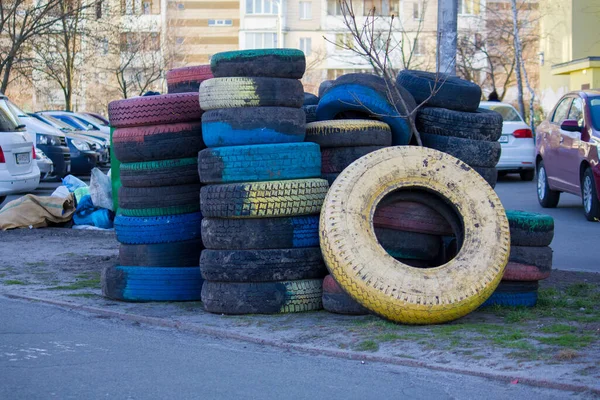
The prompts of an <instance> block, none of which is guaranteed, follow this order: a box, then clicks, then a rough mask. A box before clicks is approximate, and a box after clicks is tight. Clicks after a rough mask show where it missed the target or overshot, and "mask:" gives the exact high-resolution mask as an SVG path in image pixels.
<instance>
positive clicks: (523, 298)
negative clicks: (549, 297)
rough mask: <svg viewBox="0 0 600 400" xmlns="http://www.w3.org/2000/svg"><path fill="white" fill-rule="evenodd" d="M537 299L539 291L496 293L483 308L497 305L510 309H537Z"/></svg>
mask: <svg viewBox="0 0 600 400" xmlns="http://www.w3.org/2000/svg"><path fill="white" fill-rule="evenodd" d="M537 298H538V292H537V290H536V291H533V292H523V293H511V292H494V293H493V294H492V296H491V297H490V298H489V299H487V300H486V301H485V303H483V304H482V305H481V307H488V306H495V305H498V306H508V307H519V306H520V307H535V305H536V303H537Z"/></svg>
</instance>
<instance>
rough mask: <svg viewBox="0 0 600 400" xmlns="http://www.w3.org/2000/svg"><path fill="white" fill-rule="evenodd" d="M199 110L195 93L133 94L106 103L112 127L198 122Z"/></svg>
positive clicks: (200, 113) (200, 115)
mask: <svg viewBox="0 0 600 400" xmlns="http://www.w3.org/2000/svg"><path fill="white" fill-rule="evenodd" d="M202 112H203V111H202V110H201V109H200V105H199V104H198V95H197V94H196V93H176V94H162V95H158V96H143V97H133V98H131V99H124V100H115V101H111V102H110V103H109V104H108V117H109V119H110V125H111V126H112V127H115V128H124V127H129V126H146V125H162V124H176V123H180V122H190V121H200V118H202Z"/></svg>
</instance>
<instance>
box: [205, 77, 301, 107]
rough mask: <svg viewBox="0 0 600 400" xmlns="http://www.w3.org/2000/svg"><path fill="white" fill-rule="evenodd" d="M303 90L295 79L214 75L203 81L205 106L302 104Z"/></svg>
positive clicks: (283, 105) (281, 105)
mask: <svg viewBox="0 0 600 400" xmlns="http://www.w3.org/2000/svg"><path fill="white" fill-rule="evenodd" d="M303 99H304V90H303V87H302V83H301V82H300V81H299V80H296V79H283V78H213V79H209V80H207V81H204V82H202V83H201V84H200V107H202V109H203V110H214V109H218V108H236V107H292V108H300V107H302V101H303Z"/></svg>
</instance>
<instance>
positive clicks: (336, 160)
mask: <svg viewBox="0 0 600 400" xmlns="http://www.w3.org/2000/svg"><path fill="white" fill-rule="evenodd" d="M384 147H385V146H355V147H331V148H325V149H322V150H321V172H322V173H323V174H333V173H339V172H342V171H343V170H344V168H346V167H347V166H348V165H350V164H352V163H353V162H354V161H356V160H358V159H359V158H361V157H362V156H364V155H367V154H369V153H372V152H374V151H377V150H379V149H383V148H384Z"/></svg>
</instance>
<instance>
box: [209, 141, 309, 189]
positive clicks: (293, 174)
mask: <svg viewBox="0 0 600 400" xmlns="http://www.w3.org/2000/svg"><path fill="white" fill-rule="evenodd" d="M198 173H199V175H200V181H201V182H202V183H227V182H242V181H245V182H255V181H269V180H275V179H277V180H280V179H281V180H283V179H301V178H314V177H317V178H318V177H319V176H320V175H321V152H320V151H319V145H317V144H315V143H282V144H259V145H251V146H232V147H217V148H213V149H204V150H202V151H201V152H200V153H198Z"/></svg>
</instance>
